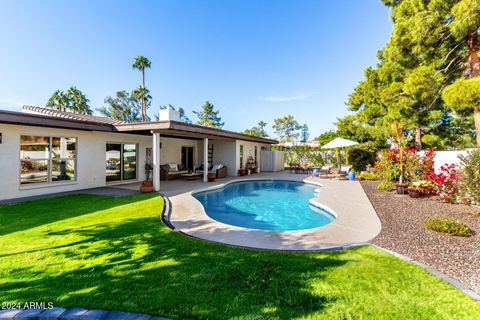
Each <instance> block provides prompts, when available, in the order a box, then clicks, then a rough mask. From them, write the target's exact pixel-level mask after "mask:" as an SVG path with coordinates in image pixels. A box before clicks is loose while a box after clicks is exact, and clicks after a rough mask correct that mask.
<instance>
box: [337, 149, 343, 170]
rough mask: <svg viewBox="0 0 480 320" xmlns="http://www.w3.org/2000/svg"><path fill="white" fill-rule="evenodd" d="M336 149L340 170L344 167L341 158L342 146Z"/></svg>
mask: <svg viewBox="0 0 480 320" xmlns="http://www.w3.org/2000/svg"><path fill="white" fill-rule="evenodd" d="M336 151H337V166H338V170H340V169H342V163H341V158H340V148H338V149H337V150H336Z"/></svg>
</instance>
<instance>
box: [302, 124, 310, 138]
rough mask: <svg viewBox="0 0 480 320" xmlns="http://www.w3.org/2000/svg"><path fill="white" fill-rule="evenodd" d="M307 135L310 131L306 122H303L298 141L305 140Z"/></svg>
mask: <svg viewBox="0 0 480 320" xmlns="http://www.w3.org/2000/svg"><path fill="white" fill-rule="evenodd" d="M309 136H310V133H309V132H308V126H307V124H304V125H303V126H302V133H301V139H300V141H302V142H306V141H307V140H308V137H309Z"/></svg>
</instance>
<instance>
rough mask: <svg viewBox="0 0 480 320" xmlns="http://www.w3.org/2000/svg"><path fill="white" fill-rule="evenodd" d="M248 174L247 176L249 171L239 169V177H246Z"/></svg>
mask: <svg viewBox="0 0 480 320" xmlns="http://www.w3.org/2000/svg"><path fill="white" fill-rule="evenodd" d="M246 174H247V170H245V169H238V175H239V176H244V175H246Z"/></svg>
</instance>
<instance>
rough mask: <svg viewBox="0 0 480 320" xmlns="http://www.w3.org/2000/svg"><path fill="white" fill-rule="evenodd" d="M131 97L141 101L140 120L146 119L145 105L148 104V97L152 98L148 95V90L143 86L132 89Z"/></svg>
mask: <svg viewBox="0 0 480 320" xmlns="http://www.w3.org/2000/svg"><path fill="white" fill-rule="evenodd" d="M131 97H132V98H133V99H138V100H140V101H142V122H145V121H148V116H147V107H148V106H149V105H150V99H152V96H151V95H150V90H148V89H147V88H145V87H143V86H140V87H138V88H137V89H135V90H133V91H132V93H131Z"/></svg>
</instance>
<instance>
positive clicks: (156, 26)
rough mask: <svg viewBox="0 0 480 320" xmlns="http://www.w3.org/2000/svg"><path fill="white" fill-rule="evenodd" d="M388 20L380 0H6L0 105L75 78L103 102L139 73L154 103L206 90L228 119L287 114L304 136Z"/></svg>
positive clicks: (328, 124) (349, 80) (314, 131)
mask: <svg viewBox="0 0 480 320" xmlns="http://www.w3.org/2000/svg"><path fill="white" fill-rule="evenodd" d="M391 30H392V25H391V22H390V21H389V12H388V8H386V7H384V6H383V5H382V4H381V2H380V0H342V1H327V0H289V1H286V0H285V1H283V0H250V1H247V0H242V1H237V0H171V1H166V0H165V1H159V0H158V1H153V0H152V1H133V0H132V1H125V0H116V1H85V0H84V1H60V0H57V1H50V0H42V1H22V0H12V1H8V0H7V1H6V0H2V5H1V10H0V44H1V47H0V109H6V110H20V106H21V105H22V104H32V105H40V106H42V105H45V103H46V101H47V100H48V98H49V96H50V95H51V93H52V92H53V91H55V90H56V89H63V90H66V89H67V88H68V87H69V86H72V85H75V86H77V88H79V89H80V90H82V91H83V92H84V93H85V94H86V95H87V97H88V98H89V99H90V100H91V106H92V107H93V108H97V107H100V106H102V105H103V100H104V98H105V97H106V96H107V95H113V94H114V93H115V92H116V91H118V90H122V89H125V90H127V91H131V90H132V89H134V88H135V87H137V86H138V85H139V84H140V79H141V77H140V73H139V72H138V71H134V70H132V68H131V65H132V62H133V58H134V57H135V56H137V55H139V54H144V55H145V56H147V57H148V58H149V59H150V60H151V61H152V68H151V69H149V70H147V74H146V83H147V87H148V88H149V89H150V91H151V94H152V96H153V101H152V106H151V109H150V114H154V113H156V112H158V107H159V105H164V104H169V103H170V104H172V105H174V106H183V107H184V108H185V109H186V111H187V113H188V115H189V116H190V118H195V117H194V116H193V115H192V114H191V111H192V110H198V109H199V108H200V107H201V106H202V104H203V103H204V102H205V100H210V101H211V102H212V103H213V104H214V105H215V107H216V108H218V109H220V115H221V117H222V119H223V120H224V121H225V127H224V128H225V129H229V130H235V131H240V130H243V129H246V128H250V127H252V126H254V125H256V123H257V122H258V121H259V120H263V121H266V122H267V123H268V126H269V131H270V132H272V129H271V124H272V123H273V119H274V118H276V117H280V116H285V115H288V114H292V115H294V117H295V118H296V119H297V120H298V121H299V122H301V123H302V124H303V123H306V124H307V125H308V126H309V128H310V134H311V137H312V138H313V137H315V136H317V135H318V134H320V133H321V132H324V131H327V130H330V129H333V128H334V125H333V123H334V122H335V120H336V118H337V117H341V116H343V115H345V114H347V108H346V107H345V105H344V103H345V101H346V100H347V97H348V94H349V93H351V92H352V90H353V88H354V87H355V85H356V84H357V83H358V81H360V80H362V77H363V69H364V68H365V67H366V66H369V65H374V64H375V63H376V52H377V51H378V49H380V48H381V47H382V46H383V45H384V44H385V43H386V41H387V40H388V37H389V35H390V32H391Z"/></svg>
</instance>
